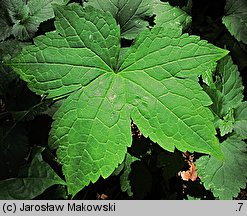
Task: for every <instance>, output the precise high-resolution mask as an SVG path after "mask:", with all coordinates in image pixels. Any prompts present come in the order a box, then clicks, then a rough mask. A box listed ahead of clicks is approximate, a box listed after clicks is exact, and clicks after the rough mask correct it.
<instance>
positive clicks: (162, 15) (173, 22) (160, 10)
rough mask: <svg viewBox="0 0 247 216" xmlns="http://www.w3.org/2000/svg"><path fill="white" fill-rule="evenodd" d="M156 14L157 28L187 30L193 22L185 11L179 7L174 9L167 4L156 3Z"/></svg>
mask: <svg viewBox="0 0 247 216" xmlns="http://www.w3.org/2000/svg"><path fill="white" fill-rule="evenodd" d="M154 12H155V14H156V17H155V23H156V26H162V27H166V28H167V27H168V28H175V29H176V28H179V29H185V28H187V27H188V26H189V25H190V23H191V21H192V18H191V16H189V15H188V14H187V13H186V12H185V11H183V10H182V9H180V8H179V7H173V6H171V5H170V4H169V3H167V2H165V3H164V2H160V1H157V2H155V3H154Z"/></svg>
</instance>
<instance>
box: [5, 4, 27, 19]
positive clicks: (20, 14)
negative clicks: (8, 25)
mask: <svg viewBox="0 0 247 216" xmlns="http://www.w3.org/2000/svg"><path fill="white" fill-rule="evenodd" d="M3 5H4V8H6V10H7V12H8V15H9V17H10V19H11V21H12V23H15V22H18V21H20V20H25V19H26V18H27V17H28V13H29V9H28V7H27V5H26V4H24V1H23V0H3Z"/></svg>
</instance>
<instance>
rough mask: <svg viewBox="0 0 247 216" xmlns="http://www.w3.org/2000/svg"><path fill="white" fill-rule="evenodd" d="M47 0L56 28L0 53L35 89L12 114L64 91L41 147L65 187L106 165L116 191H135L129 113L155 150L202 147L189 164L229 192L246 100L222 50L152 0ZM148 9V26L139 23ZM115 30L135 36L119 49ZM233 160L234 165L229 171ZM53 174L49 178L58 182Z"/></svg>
mask: <svg viewBox="0 0 247 216" xmlns="http://www.w3.org/2000/svg"><path fill="white" fill-rule="evenodd" d="M53 8H54V12H55V28H56V30H55V31H52V32H48V33H45V35H41V36H38V37H36V38H34V45H27V46H26V44H23V43H21V44H20V49H21V48H22V46H24V48H23V49H22V51H21V52H20V53H19V52H17V53H19V54H18V55H17V53H16V54H12V55H11V57H8V56H7V55H6V54H4V56H5V57H4V58H3V60H4V61H5V65H7V66H10V67H11V68H12V69H13V70H14V71H15V72H17V73H18V74H19V75H20V77H21V79H23V80H24V81H26V82H27V83H28V87H29V88H30V89H31V90H32V91H33V92H35V93H37V94H38V95H42V99H41V102H39V103H38V104H36V105H34V106H33V107H31V108H29V109H28V110H27V111H24V112H18V113H17V114H18V115H16V113H12V115H13V116H16V119H17V120H18V121H20V120H24V117H26V116H27V114H30V115H31V119H32V116H35V115H36V114H37V113H40V112H48V113H49V111H48V110H49V109H48V107H49V106H50V105H49V104H51V103H52V101H56V100H60V99H63V102H62V105H61V106H59V108H57V111H56V112H55V114H54V116H53V119H54V122H53V123H52V128H51V131H50V135H49V147H50V148H51V149H55V150H56V149H57V150H56V154H57V157H58V161H59V163H61V165H62V173H63V175H65V179H66V186H67V188H68V193H69V194H72V196H75V195H76V194H77V193H78V192H79V191H80V190H81V189H82V188H84V187H85V186H87V185H89V183H90V182H93V183H95V182H96V181H97V180H98V179H99V177H100V176H102V177H103V178H107V177H109V176H110V175H112V174H113V173H114V174H115V175H121V177H120V178H121V179H120V180H121V185H122V186H121V187H122V190H123V191H127V192H128V194H129V196H133V193H134V194H135V191H136V190H137V189H135V187H133V190H132V189H131V183H130V180H129V179H128V176H130V175H131V169H132V168H133V167H132V166H133V164H137V165H135V166H136V167H139V166H140V165H138V164H139V163H140V159H141V158H139V159H138V158H136V157H133V156H131V155H130V154H129V153H127V147H131V144H132V135H131V120H133V121H134V123H135V124H136V125H137V126H138V128H139V130H140V132H141V133H142V134H143V135H144V136H145V137H149V138H150V139H151V141H152V142H155V143H157V144H156V145H159V146H160V147H161V148H162V149H165V150H167V151H169V152H174V150H175V148H176V149H178V150H179V151H182V152H185V151H189V152H198V153H205V154H209V155H210V156H201V157H200V158H199V159H198V161H197V164H198V165H197V169H198V173H199V175H200V177H201V180H202V182H203V183H204V185H205V187H206V188H207V189H210V190H211V191H212V192H213V193H214V195H215V196H216V197H219V198H221V199H231V198H232V197H234V196H236V195H237V193H238V191H239V188H244V186H245V183H246V177H247V173H246V172H245V168H244V167H246V166H245V164H246V165H247V160H246V159H245V155H246V153H245V148H246V144H245V143H244V142H243V141H242V139H245V138H246V115H244V113H246V112H245V111H246V109H245V107H246V103H245V102H243V87H242V81H241V78H240V76H239V72H238V71H237V67H236V66H234V64H233V62H232V60H231V58H230V57H229V56H226V55H227V54H228V51H227V50H225V49H221V48H218V47H216V46H214V45H212V44H210V43H208V42H207V41H205V40H200V38H199V37H197V36H193V35H189V34H186V33H183V32H184V31H186V30H188V29H189V28H190V25H191V17H190V16H189V15H188V14H187V13H186V12H185V11H184V10H182V9H180V8H178V7H173V6H170V4H168V3H163V2H160V1H158V0H157V1H150V0H143V1H141V0H139V1H135V4H133V2H132V1H122V2H121V4H120V3H119V1H106V2H105V3H104V5H101V1H97V0H90V1H88V2H87V3H85V5H84V7H82V6H80V5H78V4H69V5H68V6H60V5H55V4H53ZM187 9H188V7H187ZM152 15H156V16H155V19H154V23H155V26H154V27H151V26H150V27H149V28H150V29H147V28H146V26H147V25H148V24H149V22H150V21H149V20H148V19H147V17H151V16H152ZM150 19H151V18H150ZM44 20H45V19H44ZM148 21H149V22H148ZM41 22H42V21H41ZM17 38H18V37H17ZM121 38H124V39H127V40H132V39H134V38H135V40H134V42H133V44H131V46H127V47H121V43H120V40H121ZM243 42H244V40H243ZM18 43H19V42H18ZM3 44H4V45H5V46H6V44H7V43H6V42H3ZM3 50H5V49H3ZM12 56H13V57H12ZM224 56H226V57H224ZM223 57H224V58H223ZM10 58H11V59H10ZM222 58H223V59H222ZM220 59H222V60H220ZM219 60H220V61H219ZM217 61H219V63H218V65H217ZM216 67H217V68H216ZM215 70H216V72H215ZM199 77H201V79H202V81H201V82H200V83H201V86H200V84H199V82H198V78H199ZM215 80H216V81H215ZM206 93H207V94H206ZM209 96H210V97H209ZM212 102H213V103H212ZM36 111H37V112H36ZM22 114H23V115H24V116H23V115H22ZM26 120H29V118H28V119H26ZM216 129H217V130H219V131H220V137H224V136H228V137H227V139H226V140H225V141H224V142H222V143H219V141H218V138H217V137H216ZM233 146H234V147H235V148H236V151H235V150H234V148H233ZM149 151H151V153H150V152H148V151H145V153H144V155H145V157H149V156H148V155H152V154H153V152H154V149H153V147H152V148H151V149H150V150H149ZM174 155H175V154H174ZM233 158H238V160H237V161H239V162H238V166H240V167H242V168H241V169H237V170H236V172H235V171H234V170H235V168H236V167H235V166H236V165H234V164H233V162H232V161H233V160H234V159H233ZM160 161H164V160H160ZM121 163H122V165H120V167H118V166H119V164H121ZM221 166H223V167H224V169H225V170H226V173H227V175H228V178H229V179H230V180H232V179H234V178H235V177H236V176H238V179H237V180H236V181H238V183H236V184H234V185H232V183H231V181H229V182H226V183H225V184H222V181H223V182H225V181H224V179H223V176H224V175H225V172H222V173H221V172H218V171H217V170H218V169H217V167H221ZM160 167H163V166H162V165H160ZM211 167H214V169H210V168H211ZM116 169H117V170H116ZM114 170H115V171H114ZM143 170H146V168H145V169H143ZM229 170H231V171H229ZM240 170H241V172H240ZM144 172H147V171H144ZM147 175H148V174H147ZM211 176H213V177H212V178H211ZM214 176H215V177H214ZM53 178H54V181H53V182H52V184H56V183H59V184H63V181H62V180H61V181H58V180H57V179H56V178H57V177H53ZM55 179H56V180H55ZM52 184H49V185H47V186H45V187H48V186H50V185H52ZM222 185H223V186H222ZM219 186H222V188H223V189H222V188H219ZM147 188H149V189H148V190H151V185H150V187H147ZM228 188H229V190H228ZM41 191H42V189H41V190H40V192H41ZM229 191H230V192H229ZM6 194H7V192H4V194H3V196H2V197H4V196H6ZM8 198H9V197H8ZM29 198H33V197H29Z"/></svg>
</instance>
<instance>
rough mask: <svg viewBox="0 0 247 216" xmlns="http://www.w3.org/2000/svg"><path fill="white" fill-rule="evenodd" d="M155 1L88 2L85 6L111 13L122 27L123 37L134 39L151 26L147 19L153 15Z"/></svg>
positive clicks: (108, 0) (106, 0)
mask: <svg viewBox="0 0 247 216" xmlns="http://www.w3.org/2000/svg"><path fill="white" fill-rule="evenodd" d="M153 1H158V0H121V1H119V0H104V1H102V0H88V1H87V2H86V3H84V4H85V5H91V6H93V7H95V8H97V9H100V10H103V11H105V12H107V11H109V12H110V13H111V14H112V15H113V17H114V18H115V19H116V20H117V23H118V24H119V25H120V27H121V36H122V37H123V38H126V39H133V38H135V37H136V36H137V34H138V33H140V32H141V31H143V30H145V29H146V28H147V26H148V25H149V24H148V21H146V20H145V18H146V17H148V16H151V15H153V10H152V7H151V4H152V3H153Z"/></svg>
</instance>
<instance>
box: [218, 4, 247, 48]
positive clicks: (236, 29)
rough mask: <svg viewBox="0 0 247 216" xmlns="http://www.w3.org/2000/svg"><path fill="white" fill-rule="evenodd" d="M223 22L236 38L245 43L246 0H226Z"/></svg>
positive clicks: (246, 38)
mask: <svg viewBox="0 0 247 216" xmlns="http://www.w3.org/2000/svg"><path fill="white" fill-rule="evenodd" d="M222 21H223V23H224V24H225V26H226V28H227V29H228V30H229V32H230V33H231V34H232V35H233V36H234V37H235V38H236V39H237V40H238V41H242V42H244V43H245V44H247V1H246V0H227V1H226V6H225V16H224V17H223V18H222Z"/></svg>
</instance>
